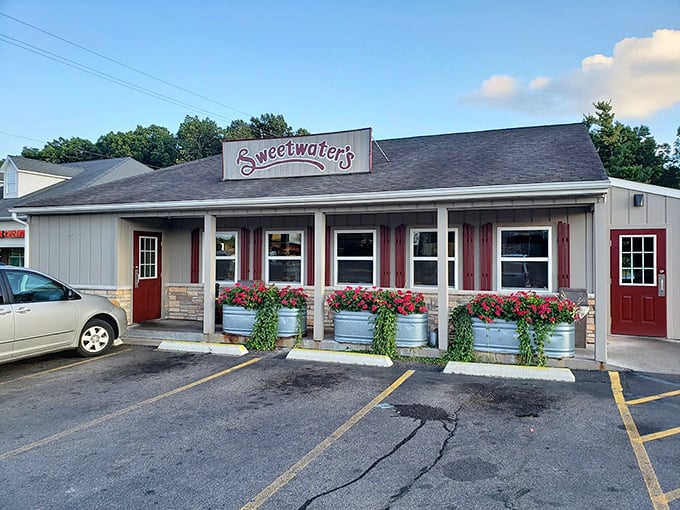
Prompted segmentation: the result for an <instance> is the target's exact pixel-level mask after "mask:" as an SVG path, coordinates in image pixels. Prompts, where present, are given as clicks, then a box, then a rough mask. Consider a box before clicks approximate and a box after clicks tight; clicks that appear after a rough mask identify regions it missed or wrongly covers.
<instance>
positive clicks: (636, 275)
mask: <svg viewBox="0 0 680 510" xmlns="http://www.w3.org/2000/svg"><path fill="white" fill-rule="evenodd" d="M611 274H612V278H611V280H612V282H611V308H612V311H611V314H612V325H611V332H612V333H614V334H617V335H634V336H655V337H665V336H666V231H665V230H661V229H644V230H612V231H611Z"/></svg>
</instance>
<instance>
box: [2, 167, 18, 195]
mask: <svg viewBox="0 0 680 510" xmlns="http://www.w3.org/2000/svg"><path fill="white" fill-rule="evenodd" d="M4 186H5V192H4V196H5V198H16V197H17V173H16V172H15V171H8V172H7V173H5V184H4Z"/></svg>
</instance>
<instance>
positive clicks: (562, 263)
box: [557, 221, 571, 287]
mask: <svg viewBox="0 0 680 510" xmlns="http://www.w3.org/2000/svg"><path fill="white" fill-rule="evenodd" d="M569 267H570V262H569V223H564V222H562V221H560V222H559V223H557V286H558V287H569V286H570V281H571V278H570V275H569Z"/></svg>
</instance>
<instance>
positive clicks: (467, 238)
mask: <svg viewBox="0 0 680 510" xmlns="http://www.w3.org/2000/svg"><path fill="white" fill-rule="evenodd" d="M474 288H475V227H474V226H473V225H470V224H469V223H465V224H464V225H463V289H465V290H474Z"/></svg>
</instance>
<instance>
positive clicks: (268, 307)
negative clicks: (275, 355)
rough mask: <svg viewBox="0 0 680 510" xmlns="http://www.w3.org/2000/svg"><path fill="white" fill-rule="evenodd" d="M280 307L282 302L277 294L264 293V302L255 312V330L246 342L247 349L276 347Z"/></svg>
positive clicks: (265, 349) (268, 349)
mask: <svg viewBox="0 0 680 510" xmlns="http://www.w3.org/2000/svg"><path fill="white" fill-rule="evenodd" d="M279 308H281V303H279V300H278V299H277V296H276V294H274V293H267V294H264V296H263V301H262V304H261V306H260V308H258V309H257V312H256V313H255V324H253V332H252V334H251V335H250V336H249V337H248V341H247V342H246V348H247V349H253V350H258V351H273V350H274V349H275V348H276V340H277V338H278V330H279Z"/></svg>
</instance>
